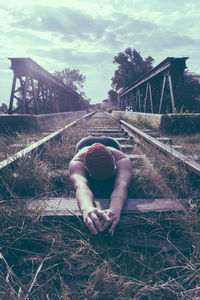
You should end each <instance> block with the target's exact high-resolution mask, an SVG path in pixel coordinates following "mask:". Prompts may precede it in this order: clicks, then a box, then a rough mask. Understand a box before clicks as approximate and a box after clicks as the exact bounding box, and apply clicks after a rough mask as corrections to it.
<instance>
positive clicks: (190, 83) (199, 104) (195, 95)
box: [183, 71, 200, 112]
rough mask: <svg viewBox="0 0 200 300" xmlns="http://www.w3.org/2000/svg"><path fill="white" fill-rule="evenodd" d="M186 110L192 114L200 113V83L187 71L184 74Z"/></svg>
mask: <svg viewBox="0 0 200 300" xmlns="http://www.w3.org/2000/svg"><path fill="white" fill-rule="evenodd" d="M183 98H184V99H183V103H184V109H186V110H187V111H190V112H195V111H196V112H199V111H200V82H199V81H198V80H196V79H194V78H193V76H192V75H190V74H188V72H187V71H186V72H185V73H184V95H183Z"/></svg>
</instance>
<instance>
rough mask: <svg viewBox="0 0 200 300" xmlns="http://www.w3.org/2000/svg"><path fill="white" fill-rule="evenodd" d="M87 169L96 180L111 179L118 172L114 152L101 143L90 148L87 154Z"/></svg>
mask: <svg viewBox="0 0 200 300" xmlns="http://www.w3.org/2000/svg"><path fill="white" fill-rule="evenodd" d="M85 167H86V169H87V171H88V172H89V174H90V176H91V177H93V178H94V179H95V180H105V179H108V178H111V177H112V176H113V175H114V174H115V170H116V166H115V159H114V156H113V154H112V152H111V151H110V150H109V149H108V148H107V147H106V146H104V145H103V144H100V143H95V144H93V145H92V146H90V147H89V148H88V150H87V152H86V154H85Z"/></svg>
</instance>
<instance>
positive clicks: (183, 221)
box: [0, 121, 200, 300]
mask: <svg viewBox="0 0 200 300" xmlns="http://www.w3.org/2000/svg"><path fill="white" fill-rule="evenodd" d="M86 123H87V122H86ZM94 123H95V122H94ZM88 124H91V123H88ZM95 124H96V123H95ZM98 124H99V125H102V122H100V121H99V122H98ZM112 125H113V123H112ZM81 126H82V127H80V128H78V129H77V131H75V130H76V129H75V128H74V130H73V131H72V136H68V134H69V132H67V133H66V137H64V138H62V141H60V142H59V141H57V142H56V143H58V144H56V143H55V144H54V148H53V150H52V148H50V147H49V148H48V147H47V148H45V149H43V151H42V153H36V154H35V156H33V157H29V158H26V159H24V160H22V161H21V162H19V163H18V165H17V166H15V167H12V168H11V169H10V170H9V171H8V173H9V174H7V176H8V177H7V178H6V180H5V176H6V174H4V176H3V180H4V181H3V182H4V184H5V190H6V196H7V199H5V198H3V197H1V200H0V299H11V300H12V299H13V300H16V299H20V300H21V299H23V300H24V299H35V300H37V299H38V300H43V299H44V300H50V299H51V300H54V299H66V300H67V299H75V300H77V299H84V300H85V299H88V300H90V299H91V300H92V299H95V300H100V299H102V300H104V299H106V300H107V299H108V300H109V299H121V300H122V299H123V300H124V299H142V300H143V299H153V300H154V299H185V300H186V299H187V300H188V299H191V300H192V299H199V297H200V286H199V282H200V263H199V262H200V252H199V244H200V234H199V232H200V231H199V229H200V221H199V215H198V209H197V207H196V206H194V207H193V209H189V207H188V210H187V211H186V212H185V213H173V214H172V213H169V214H154V213H152V214H148V215H147V214H140V215H135V216H133V215H132V216H126V215H123V216H122V218H121V222H120V224H119V226H118V228H117V229H116V232H115V233H114V235H113V236H111V235H110V234H109V233H108V232H105V233H102V234H99V235H98V236H92V235H91V234H90V233H89V232H88V230H87V228H86V227H85V225H84V224H83V221H82V218H78V217H76V216H72V217H70V218H69V217H68V218H67V217H48V218H47V217H46V218H45V217H42V216H40V215H38V214H36V215H35V216H33V217H25V216H23V215H22V214H21V210H20V207H21V205H20V204H21V203H20V197H21V196H22V194H23V193H24V192H23V193H22V190H23V189H25V187H26V186H27V190H26V192H25V194H26V193H28V187H29V188H30V193H31V191H32V195H33V197H35V196H37V195H39V194H40V193H41V194H43V195H47V194H48V193H52V190H53V192H55V190H54V187H52V186H50V185H51V182H50V180H49V176H48V173H49V172H50V170H53V169H55V168H58V167H60V168H63V166H64V167H65V166H67V164H68V161H69V160H70V158H71V156H72V155H73V151H74V146H75V143H76V141H77V139H78V138H79V137H81V136H82V134H84V133H85V132H86V130H87V127H86V124H82V125H81ZM92 126H93V125H92ZM74 132H76V133H74ZM65 140H66V144H64V143H65ZM58 145H59V146H58ZM69 145H71V146H70V147H71V149H70V150H67V149H66V148H67V147H68V146H69ZM52 151H55V153H53V152H52ZM65 151H66V152H67V153H66V152H65ZM61 154H63V157H62V155H61ZM150 155H152V156H153V154H152V152H151V151H150V153H149V156H150ZM48 157H49V161H48ZM30 158H31V159H30ZM164 163H165V164H166V165H165V171H166V168H167V167H168V172H169V176H168V181H169V184H171V186H172V185H173V183H174V182H180V184H179V185H178V187H179V190H181V195H185V196H186V197H187V196H188V194H186V190H187V189H188V188H189V181H187V176H186V174H185V175H184V176H183V174H182V172H179V171H177V170H176V169H175V167H174V164H173V163H169V162H168V164H167V162H166V161H163V162H162V167H163V169H164ZM135 167H138V168H139V167H140V163H137V164H136V165H135ZM174 170H175V171H174ZM20 172H21V173H20ZM170 172H171V173H172V175H170V174H171V173H170ZM1 175H2V174H1ZM20 176H23V177H21V182H20V183H19V185H18V187H20V186H21V188H22V187H23V186H24V187H23V189H22V190H21V191H18V190H17V188H16V186H15V184H16V183H15V180H17V179H16V178H19V177H20ZM170 176H171V177H170ZM13 177H14V179H13ZM182 177H183V178H184V180H182V179H181V178H182ZM41 178H43V180H44V181H42V184H41V185H40V183H39V179H41ZM13 180H14V181H13ZM18 180H19V179H18ZM26 180H27V181H26ZM135 180H137V176H135ZM138 180H139V179H138ZM140 180H141V186H142V178H140ZM181 180H182V181H181ZM146 182H148V178H147V179H146ZM14 183H15V184H14ZM134 184H135V183H134ZM184 184H187V188H185V186H184ZM136 185H137V184H135V187H136ZM148 185H149V188H152V195H153V187H150V183H149V182H148ZM31 186H33V187H34V186H35V190H34V189H32V188H31ZM143 186H144V188H145V184H144V183H143ZM190 188H191V190H190V195H191V196H192V195H193V194H192V191H194V190H193V186H190ZM21 193H22V194H21ZM29 195H30V194H29ZM148 241H150V242H148ZM178 242H181V244H179V243H178ZM141 243H143V245H142V246H141ZM153 243H154V244H153ZM145 244H146V246H145ZM162 245H163V246H162Z"/></svg>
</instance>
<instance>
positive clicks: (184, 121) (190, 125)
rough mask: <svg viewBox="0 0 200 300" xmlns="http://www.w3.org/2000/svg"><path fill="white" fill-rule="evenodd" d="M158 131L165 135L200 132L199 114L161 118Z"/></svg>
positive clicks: (173, 115) (172, 115) (170, 115)
mask: <svg viewBox="0 0 200 300" xmlns="http://www.w3.org/2000/svg"><path fill="white" fill-rule="evenodd" d="M160 129H161V130H162V131H163V132H164V133H167V134H174V135H176V134H191V133H192V134H194V133H197V132H200V114H169V115H163V116H162V118H161V123H160Z"/></svg>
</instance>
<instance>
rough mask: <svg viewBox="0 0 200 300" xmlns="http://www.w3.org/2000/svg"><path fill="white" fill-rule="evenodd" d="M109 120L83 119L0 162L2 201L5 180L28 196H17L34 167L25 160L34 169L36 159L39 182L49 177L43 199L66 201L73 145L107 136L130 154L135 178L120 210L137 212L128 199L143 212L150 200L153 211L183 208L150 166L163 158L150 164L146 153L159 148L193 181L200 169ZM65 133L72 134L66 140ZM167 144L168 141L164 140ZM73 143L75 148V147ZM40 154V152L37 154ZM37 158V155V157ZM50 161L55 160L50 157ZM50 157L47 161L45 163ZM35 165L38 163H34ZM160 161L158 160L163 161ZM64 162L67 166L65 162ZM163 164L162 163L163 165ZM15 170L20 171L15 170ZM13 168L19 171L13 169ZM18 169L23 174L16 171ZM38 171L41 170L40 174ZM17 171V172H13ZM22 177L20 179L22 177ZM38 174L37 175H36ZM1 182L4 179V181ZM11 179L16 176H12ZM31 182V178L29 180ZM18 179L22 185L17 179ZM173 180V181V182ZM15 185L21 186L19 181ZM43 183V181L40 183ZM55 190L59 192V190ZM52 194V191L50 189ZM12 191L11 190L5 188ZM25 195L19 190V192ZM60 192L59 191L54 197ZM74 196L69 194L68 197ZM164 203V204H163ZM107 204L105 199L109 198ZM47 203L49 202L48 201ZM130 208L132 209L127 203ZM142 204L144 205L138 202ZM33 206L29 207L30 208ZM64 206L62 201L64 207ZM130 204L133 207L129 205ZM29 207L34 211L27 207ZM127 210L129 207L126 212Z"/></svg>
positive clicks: (125, 125) (146, 136) (157, 140)
mask: <svg viewBox="0 0 200 300" xmlns="http://www.w3.org/2000/svg"><path fill="white" fill-rule="evenodd" d="M111 119H112V118H111V117H110V115H109V114H105V113H96V114H95V115H94V113H91V114H88V115H86V116H85V117H84V118H83V120H82V121H81V120H77V121H74V122H72V123H70V124H68V125H66V126H65V127H63V128H61V129H59V130H56V131H55V132H52V133H50V134H49V135H47V136H45V137H43V138H42V139H40V140H38V141H37V142H35V143H34V142H31V144H30V145H29V146H28V147H25V148H24V149H22V150H20V151H18V152H17V153H14V154H13V155H11V156H9V157H8V158H6V159H4V160H2V161H1V162H0V170H1V172H2V174H3V175H1V180H2V183H3V186H4V188H3V191H4V193H5V194H6V197H9V196H8V195H9V193H10V192H8V186H9V180H10V181H11V182H14V184H11V185H12V186H17V190H18V192H19V195H18V194H16V195H18V196H19V197H23V196H26V197H28V196H29V195H28V193H27V192H26V193H25V194H23V193H22V194H20V184H21V185H22V186H23V184H22V182H21V181H23V179H24V182H26V176H28V174H26V172H28V168H33V165H32V163H30V162H27V161H28V159H27V158H28V157H29V161H31V160H32V161H34V162H35V164H36V166H35V168H36V169H37V162H36V161H37V159H36V158H35V156H37V158H38V157H39V160H40V162H39V165H40V172H41V173H43V171H44V170H45V172H46V173H45V174H42V177H45V176H47V177H46V178H48V180H47V179H45V180H44V181H45V182H46V183H45V184H46V185H47V183H48V188H45V190H44V191H42V194H45V191H46V192H47V195H45V196H47V197H48V195H50V196H53V197H54V196H58V195H59V196H62V197H69V196H70V195H71V194H70V193H72V191H71V185H70V183H69V180H68V179H66V178H68V177H69V176H68V170H67V164H68V162H69V161H70V159H71V158H72V157H73V153H74V149H75V144H76V143H77V142H78V141H79V140H80V139H81V138H82V137H85V136H87V135H93V136H101V135H105V136H111V137H113V138H116V139H117V140H118V141H119V143H120V144H121V147H122V151H124V152H125V153H127V155H129V157H130V159H131V160H132V163H133V179H132V183H131V185H130V188H129V195H128V197H129V198H130V200H129V201H128V202H127V206H125V208H124V211H128V212H130V211H132V209H130V207H132V206H133V207H134V209H133V210H137V208H136V206H135V204H134V203H135V202H136V200H131V199H146V200H145V201H144V200H143V201H144V202H145V203H146V204H144V207H141V208H140V209H141V210H143V209H144V210H145V205H146V207H147V206H148V201H149V202H150V203H151V205H150V206H151V207H150V206H149V208H148V209H150V210H158V211H159V210H162V211H163V210H171V209H172V210H176V209H178V210H179V209H181V210H182V209H183V208H182V206H181V204H180V202H179V201H178V200H177V199H176V198H177V194H176V193H174V192H173V189H170V188H169V186H168V184H167V182H166V180H165V178H164V177H165V176H164V177H163V176H161V175H160V174H159V172H158V171H157V170H156V168H155V167H154V161H158V160H159V158H158V159H157V156H159V155H161V154H160V153H158V152H154V153H153V155H151V159H150V158H149V157H148V155H147V153H148V152H151V151H152V147H153V148H157V149H159V151H161V152H163V153H164V154H165V156H166V157H167V159H169V158H170V159H171V160H172V161H173V160H174V161H175V162H174V164H175V165H176V163H177V162H178V164H181V165H182V166H183V167H184V168H185V169H188V170H189V171H190V172H192V173H194V174H195V175H196V176H199V175H200V164H198V163H197V162H195V161H194V160H192V159H191V158H190V157H189V158H188V157H187V156H184V155H183V154H181V153H179V152H177V151H176V150H175V149H174V147H173V146H170V145H169V144H165V143H163V140H164V139H163V138H155V137H151V136H150V135H149V134H147V132H143V131H141V130H139V129H137V128H135V127H134V126H132V125H130V124H128V123H127V122H124V121H122V120H120V124H119V123H117V122H116V121H115V120H114V121H112V120H111ZM80 122H82V125H81V126H82V128H81V127H80V128H81V129H80V130H79V126H80V125H79V124H80ZM69 131H70V132H71V133H70V134H71V137H70V135H69V136H68V133H69ZM72 136H73V137H72ZM143 141H145V142H146V144H147V145H145V149H143V150H142V148H141V144H142V143H143ZM165 141H166V139H165ZM73 143H74V144H73ZM148 145H150V146H151V150H147V149H146V147H147V146H148ZM58 148H60V149H61V150H62V151H61V153H59V152H58V153H56V151H58V150H59V149H58ZM67 148H69V149H70V151H71V153H70V154H68V156H69V157H68V158H67V155H66V152H67V151H66V149H67ZM38 149H39V150H38ZM36 153H40V154H36ZM62 155H63V156H64V159H63V162H62V163H61V165H62V168H61V166H60V165H59V166H58V165H57V162H55V161H56V160H57V161H58V160H59V159H60V161H62ZM53 156H54V157H53ZM49 158H50V159H49ZM23 160H24V161H25V162H24V164H26V167H24V166H22V164H23V163H22V161H23ZM35 160H36V161H35ZM161 160H162V159H161ZM66 161H67V163H66ZM161 164H162V163H161ZM16 166H18V167H16ZM7 168H9V169H10V170H12V172H13V174H14V175H13V174H11V173H12V172H11V171H9V172H6V169H7ZM16 168H17V169H16ZM20 168H21V170H22V171H21V170H20ZM42 168H43V169H44V170H43V171H42ZM158 169H159V163H158ZM16 170H17V171H16ZM23 171H24V172H25V173H24V174H22V172H23ZM6 173H9V178H7V174H6ZM40 175H41V174H38V176H40ZM4 176H5V178H7V179H4ZM13 176H14V177H13ZM34 176H37V172H36V173H35V174H34ZM28 177H29V176H28ZM19 178H21V180H19ZM175 180H176V179H175ZM18 181H19V182H18ZM38 181H39V178H37V182H38ZM42 182H43V181H42ZM58 186H59V188H58ZM68 186H69V187H70V188H69V191H70V193H69V195H67V194H66V193H67V189H68ZM62 187H64V192H63V193H62ZM54 189H55V190H54ZM9 190H10V189H9ZM22 190H23V189H22ZM30 190H31V191H32V189H30ZM58 190H59V192H58ZM72 194H73V193H72ZM11 195H12V196H13V195H15V190H13V193H11ZM32 196H34V197H37V191H36V192H35V194H34V188H33V191H32V194H30V197H32ZM152 198H154V199H156V200H155V203H154V204H153V203H152V200H151V199H152ZM162 199H165V200H162ZM107 200H108V199H107ZM48 201H49V202H48ZM52 201H53V203H54V205H57V202H58V201H59V199H58V201H57V200H56V199H54V200H52ZM41 202H42V203H43V200H41V199H40V200H35V202H34V205H38V203H41ZM47 203H50V199H48V200H47V199H46V200H45V205H46V204H47ZM67 203H68V204H69V205H70V203H71V206H70V207H69V210H72V211H73V210H74V211H75V213H78V214H79V211H78V208H77V206H76V204H75V202H74V200H73V201H71V200H70V201H68V202H67ZM131 203H132V204H131ZM141 203H142V201H141ZM32 204H33V203H32V202H31V205H32ZM65 205H66V202H65ZM131 205H132V206H131ZM31 207H32V208H33V207H34V206H31ZM127 207H128V208H127ZM61 210H62V212H60V213H59V212H58V211H57V213H58V214H69V211H68V210H66V212H64V210H63V208H62V209H61ZM47 211H48V205H47ZM43 213H44V214H48V213H50V214H53V213H55V214H56V212H55V209H54V212H52V213H51V212H45V210H43Z"/></svg>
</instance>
